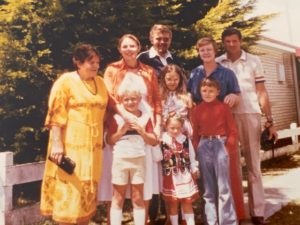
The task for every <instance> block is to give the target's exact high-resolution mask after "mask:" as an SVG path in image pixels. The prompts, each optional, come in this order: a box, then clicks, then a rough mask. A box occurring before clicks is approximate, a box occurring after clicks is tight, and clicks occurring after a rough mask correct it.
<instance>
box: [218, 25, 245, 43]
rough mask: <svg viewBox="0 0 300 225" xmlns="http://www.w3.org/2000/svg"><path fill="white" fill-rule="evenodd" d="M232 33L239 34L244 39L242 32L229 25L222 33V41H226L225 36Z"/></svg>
mask: <svg viewBox="0 0 300 225" xmlns="http://www.w3.org/2000/svg"><path fill="white" fill-rule="evenodd" d="M231 35H237V36H238V37H239V39H240V40H242V33H241V31H239V30H238V29H237V28H235V27H228V28H226V29H225V30H224V31H223V33H222V41H224V38H225V37H227V36H231Z"/></svg>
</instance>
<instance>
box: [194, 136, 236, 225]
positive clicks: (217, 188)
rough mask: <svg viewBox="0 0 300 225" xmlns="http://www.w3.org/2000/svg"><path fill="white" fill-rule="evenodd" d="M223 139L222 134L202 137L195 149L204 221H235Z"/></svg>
mask: <svg viewBox="0 0 300 225" xmlns="http://www.w3.org/2000/svg"><path fill="white" fill-rule="evenodd" d="M225 141H226V138H214V139H204V138H202V139H201V140H200V143H199V145H198V149H197V153H198V154H197V157H198V160H199V167H200V172H201V176H202V181H203V188H204V190H203V191H204V192H203V195H202V198H203V200H204V214H205V219H206V224H207V225H237V217H236V212H235V207H234V202H233V198H232V194H231V189H230V176H229V158H228V154H227V151H226V149H225V144H224V143H225Z"/></svg>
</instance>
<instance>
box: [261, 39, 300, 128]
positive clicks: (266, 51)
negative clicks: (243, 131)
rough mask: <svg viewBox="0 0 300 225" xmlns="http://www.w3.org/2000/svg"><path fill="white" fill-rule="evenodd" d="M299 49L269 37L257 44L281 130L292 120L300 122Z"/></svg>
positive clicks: (275, 117) (274, 115)
mask: <svg viewBox="0 0 300 225" xmlns="http://www.w3.org/2000/svg"><path fill="white" fill-rule="evenodd" d="M299 49H300V48H298V47H297V46H293V45H290V44H287V43H283V42H280V41H277V40H275V39H272V38H268V37H262V40H261V41H260V42H259V44H258V45H257V46H256V51H257V52H258V53H259V57H260V58H261V60H262V63H263V66H264V70H265V77H266V83H265V85H266V87H267V90H268V93H269V97H270V102H271V105H272V113H273V117H274V120H275V124H276V128H277V129H278V130H281V129H286V128H288V127H289V126H290V124H291V123H292V122H295V123H297V124H298V125H299V123H300V101H299V99H300V94H299V87H300V86H299V85H300V55H299ZM297 57H298V58H297ZM263 122H264V120H263Z"/></svg>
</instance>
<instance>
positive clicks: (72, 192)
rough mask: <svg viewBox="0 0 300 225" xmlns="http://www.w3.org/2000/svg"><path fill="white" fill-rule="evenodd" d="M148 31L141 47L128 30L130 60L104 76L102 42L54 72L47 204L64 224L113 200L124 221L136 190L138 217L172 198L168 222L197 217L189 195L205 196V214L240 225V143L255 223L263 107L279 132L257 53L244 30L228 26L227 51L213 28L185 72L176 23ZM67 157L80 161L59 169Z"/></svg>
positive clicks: (124, 53) (115, 219)
mask: <svg viewBox="0 0 300 225" xmlns="http://www.w3.org/2000/svg"><path fill="white" fill-rule="evenodd" d="M149 37H150V42H151V44H152V47H151V48H150V49H149V50H148V51H145V52H142V53H140V50H141V44H140V42H139V40H138V38H137V37H136V36H135V35H132V34H125V35H123V36H122V37H121V38H120V39H119V43H118V50H119V52H120V55H121V59H120V60H119V61H116V62H113V63H111V64H109V65H108V66H107V68H106V69H105V72H104V76H103V78H101V77H100V76H97V73H98V70H99V62H100V57H99V53H98V51H97V50H96V49H95V48H94V47H93V46H91V45H89V44H82V45H80V46H78V47H77V48H76V49H75V51H74V53H73V63H74V66H75V68H76V70H75V71H73V72H68V73H64V74H63V75H61V76H60V77H59V78H58V79H57V80H56V81H55V83H54V85H53V87H52V89H51V93H50V97H49V105H48V107H49V109H48V113H47V117H46V122H45V125H46V126H47V127H48V128H49V129H50V136H49V144H48V154H47V158H48V157H49V158H50V159H51V160H46V165H45V174H44V178H43V182H42V194H41V213H42V214H43V215H46V216H52V218H53V220H55V221H56V222H58V223H59V224H60V225H68V224H80V225H87V224H88V223H89V220H90V219H91V218H92V217H93V216H94V214H95V211H96V206H97V204H98V202H99V201H107V202H108V204H107V212H108V214H107V218H108V223H109V224H111V225H121V222H122V209H123V204H124V200H125V198H126V197H128V198H131V201H132V206H133V218H134V224H136V225H143V224H147V223H148V221H150V219H152V220H153V219H154V218H155V216H153V215H152V214H153V209H157V208H158V205H163V204H162V203H163V202H164V206H165V211H166V212H165V213H166V217H167V221H166V223H169V224H172V225H177V224H178V223H179V218H178V217H179V216H178V214H180V213H181V214H182V215H181V217H182V218H181V219H182V220H183V221H185V223H186V224H188V225H194V224H195V215H194V212H193V207H192V203H193V202H194V201H195V200H196V199H198V198H199V197H200V198H202V199H203V214H201V215H203V220H204V221H205V224H208V225H216V224H218V225H238V224H241V222H242V221H243V220H244V219H245V218H246V215H245V209H244V200H243V189H242V178H241V165H240V152H239V149H241V151H242V153H243V155H244V156H245V159H246V166H247V169H248V173H247V176H248V193H249V212H250V216H251V219H252V222H253V224H255V225H262V224H264V190H263V185H262V177H261V171H260V159H259V150H260V133H261V110H262V112H263V113H264V114H265V116H266V124H265V126H266V127H268V128H269V132H270V138H272V137H273V136H274V137H275V138H277V133H276V130H275V128H274V121H273V118H272V114H271V107H270V103H269V98H268V94H267V91H266V88H265V85H264V82H265V78H264V74H263V68H262V65H261V62H260V60H259V58H258V57H257V56H254V55H252V54H250V53H248V52H245V51H244V50H242V49H241V42H242V35H241V33H240V31H239V30H238V29H236V28H227V29H226V30H224V32H223V33H222V42H223V45H224V48H225V50H226V53H225V54H224V55H222V56H220V57H218V58H216V54H217V44H216V42H215V41H214V40H213V39H212V38H211V37H203V38H201V39H199V40H198V41H197V44H196V48H197V51H198V54H199V57H200V59H201V61H202V64H201V65H200V66H198V67H196V68H195V69H193V70H192V71H191V73H190V75H189V79H188V80H187V79H186V74H185V72H184V69H183V68H182V67H181V63H180V60H179V59H178V58H177V57H176V56H175V55H174V54H172V53H171V52H170V51H169V48H170V45H171V41H172V31H171V30H170V28H169V27H168V26H166V25H162V24H155V25H153V27H152V28H151V30H150V36H149ZM238 143H239V144H240V148H238ZM65 156H67V157H69V158H70V159H71V160H73V161H74V163H75V168H74V172H73V173H71V174H69V173H66V172H65V171H64V170H63V169H61V166H60V164H61V162H62V159H63V158H64V157H65ZM199 180H200V182H198V181H199ZM159 196H161V200H159ZM159 201H161V202H159ZM158 202H159V203H158ZM151 209H152V210H151ZM149 214H150V218H149Z"/></svg>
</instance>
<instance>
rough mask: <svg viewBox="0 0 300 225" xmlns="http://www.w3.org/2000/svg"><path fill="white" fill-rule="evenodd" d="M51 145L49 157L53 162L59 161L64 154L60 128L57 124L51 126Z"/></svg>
mask: <svg viewBox="0 0 300 225" xmlns="http://www.w3.org/2000/svg"><path fill="white" fill-rule="evenodd" d="M51 131H52V137H51V140H52V143H51V144H52V145H51V152H50V154H49V157H50V158H51V160H52V161H53V162H55V163H58V164H59V163H60V162H61V159H62V156H63V154H64V145H63V141H62V137H61V128H60V127H58V126H52V127H51Z"/></svg>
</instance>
